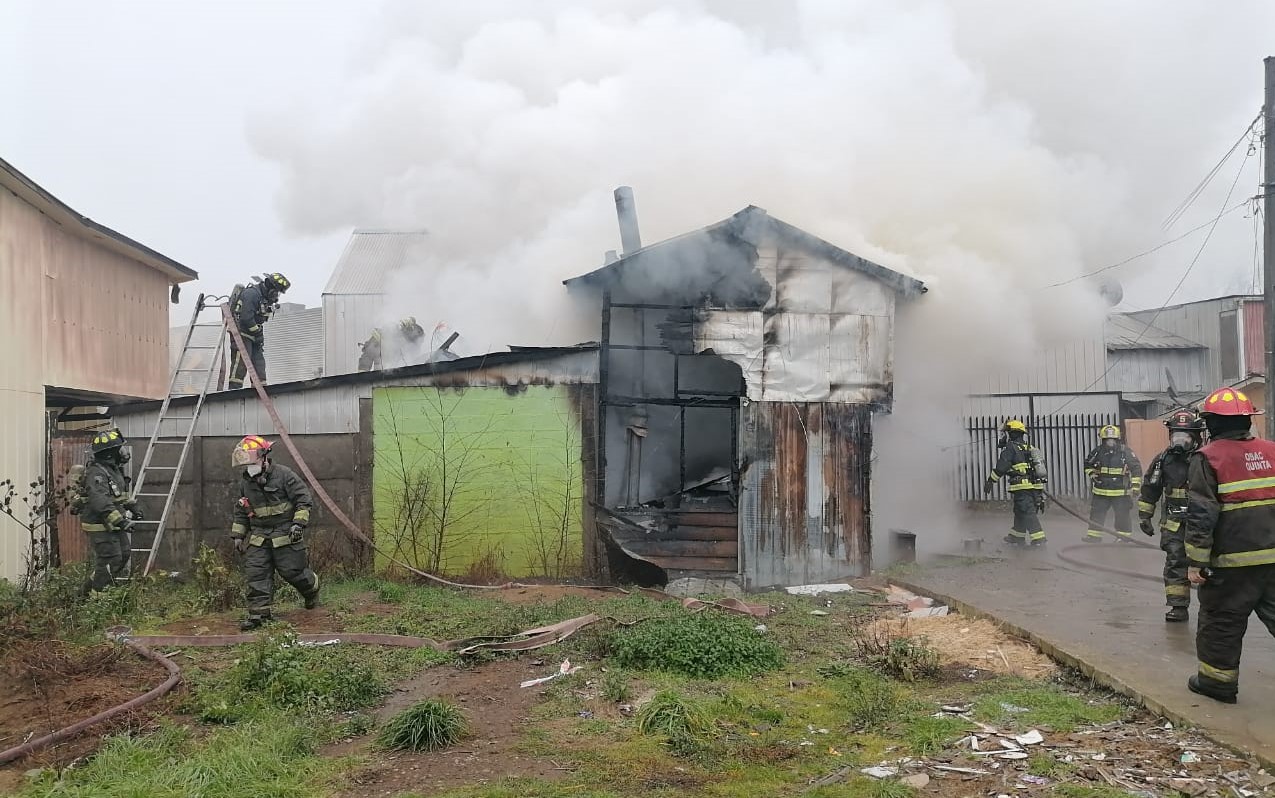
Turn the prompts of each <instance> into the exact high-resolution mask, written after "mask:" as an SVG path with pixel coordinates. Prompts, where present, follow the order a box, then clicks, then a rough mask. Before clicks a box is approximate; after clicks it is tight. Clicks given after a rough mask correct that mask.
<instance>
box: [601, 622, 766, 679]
mask: <svg viewBox="0 0 1275 798" xmlns="http://www.w3.org/2000/svg"><path fill="white" fill-rule="evenodd" d="M611 647H612V656H613V657H614V658H615V661H616V662H618V663H619V664H620V665H621V666H623V667H628V668H635V669H638V670H653V671H666V672H669V673H678V674H681V675H683V676H689V677H691V678H692V679H716V678H720V677H723V676H750V675H754V674H758V673H763V672H765V671H769V670H774V669H776V668H779V667H782V666H783V664H784V653H783V650H782V649H781V648H780V647H779V646H778V645H776V644H775V643H774V642H772V641H771V640H768V639H767V638H765V637H763V636H762V635H761V634H759V633H758V632H757V631H756V630H754V629H753V627H752V626H751V625H750V624H749V623H748V622H747V621H745V620H743V619H741V618H733V617H727V616H724V615H718V614H709V613H701V614H699V615H679V616H674V617H672V618H669V619H664V620H652V621H648V622H646V623H642V624H638V625H637V626H633V627H628V628H622V629H620V630H619V631H617V632H615V633H614V634H613V636H612V639H611Z"/></svg>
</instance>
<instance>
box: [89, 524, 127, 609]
mask: <svg viewBox="0 0 1275 798" xmlns="http://www.w3.org/2000/svg"><path fill="white" fill-rule="evenodd" d="M88 536H89V544H90V545H91V546H92V547H93V574H92V576H90V577H89V580H88V581H87V582H85V583H84V588H83V591H82V592H83V594H84V595H88V594H89V592H90V591H93V590H105V589H106V588H108V587H110V586H111V585H113V584H115V583H116V580H117V579H119V578H120V577H123V576H125V575H127V573H128V565H129V561H130V560H132V557H133V551H132V546H133V544H132V541H130V540H129V535H128V533H127V532H89V533H88Z"/></svg>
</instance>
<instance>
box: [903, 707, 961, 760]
mask: <svg viewBox="0 0 1275 798" xmlns="http://www.w3.org/2000/svg"><path fill="white" fill-rule="evenodd" d="M968 728H969V724H968V723H966V722H965V721H963V720H961V719H960V718H950V717H941V718H934V717H930V716H929V715H925V716H922V717H918V718H912V719H911V720H910V721H908V723H907V725H906V726H905V728H904V731H903V739H904V740H906V741H907V744H908V747H909V748H911V749H912V753H913V754H916V755H917V756H929V755H930V754H936V753H938V752H939V751H942V750H943V749H944V748H945V747H946V746H947V744H948V743H950V742H952V741H953V740H955V739H956V738H957V737H958V736H959V735H960V734H961V733H962V732H964V731H966V730H967V729H968Z"/></svg>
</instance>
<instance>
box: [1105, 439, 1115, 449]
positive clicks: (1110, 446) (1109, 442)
mask: <svg viewBox="0 0 1275 798" xmlns="http://www.w3.org/2000/svg"><path fill="white" fill-rule="evenodd" d="M1117 443H1119V441H1117V440H1115V439H1114V438H1107V439H1106V440H1104V441H1103V442H1102V446H1103V448H1104V449H1114V448H1116V444H1117Z"/></svg>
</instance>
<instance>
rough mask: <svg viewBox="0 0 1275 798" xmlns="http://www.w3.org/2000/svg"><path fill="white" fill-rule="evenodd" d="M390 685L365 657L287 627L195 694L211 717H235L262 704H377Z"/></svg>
mask: <svg viewBox="0 0 1275 798" xmlns="http://www.w3.org/2000/svg"><path fill="white" fill-rule="evenodd" d="M388 692H389V687H388V686H387V685H386V684H385V682H384V681H383V680H382V678H381V677H380V676H379V675H378V674H377V673H376V672H375V671H374V670H373V668H372V667H371V665H369V664H368V661H367V659H366V658H365V657H362V656H360V655H359V654H358V653H357V652H353V651H350V650H349V649H344V648H335V649H329V648H311V647H306V646H301V645H298V644H297V641H296V637H295V635H292V634H291V633H287V632H284V633H274V634H266V635H263V636H262V637H261V638H260V639H258V640H257V641H256V642H254V643H253V644H252V645H251V646H250V647H249V648H248V650H247V652H246V654H245V656H244V657H243V658H242V659H240V660H239V661H238V662H236V663H235V664H234V666H233V667H231V668H230V669H229V670H228V671H227V672H226V673H225V674H224V675H223V676H221V677H220V678H219V679H217V680H215V681H214V682H212V683H210V684H208V685H205V686H203V687H202V688H201V689H200V690H198V692H197V695H196V711H197V713H198V715H199V717H200V719H201V720H204V721H206V722H210V723H236V722H239V721H241V720H245V719H247V718H250V717H253V716H254V715H255V714H257V713H258V712H259V711H260V710H261V708H262V707H275V708H279V709H292V710H300V711H309V712H316V711H351V710H356V709H361V708H363V707H367V706H371V705H372V704H375V703H376V702H377V701H378V700H379V699H380V698H381V697H382V696H384V695H385V694H386V693H388Z"/></svg>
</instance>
